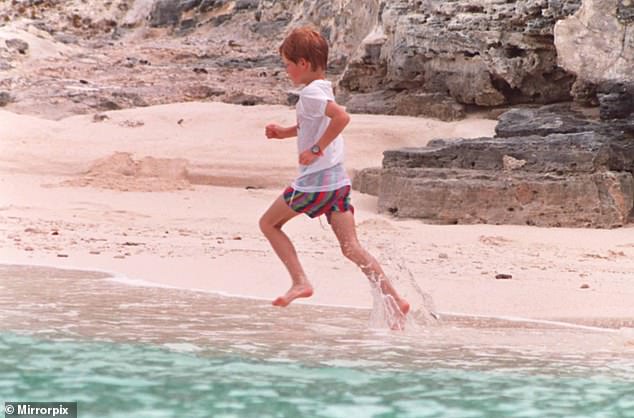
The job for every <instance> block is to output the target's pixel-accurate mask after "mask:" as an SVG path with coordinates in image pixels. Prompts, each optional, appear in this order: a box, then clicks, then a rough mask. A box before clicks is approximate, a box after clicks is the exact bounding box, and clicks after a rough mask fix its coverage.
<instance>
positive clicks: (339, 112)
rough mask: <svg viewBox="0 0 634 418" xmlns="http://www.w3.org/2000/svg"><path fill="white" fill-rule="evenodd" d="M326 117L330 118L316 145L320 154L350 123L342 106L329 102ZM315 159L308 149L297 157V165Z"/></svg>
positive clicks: (310, 162)
mask: <svg viewBox="0 0 634 418" xmlns="http://www.w3.org/2000/svg"><path fill="white" fill-rule="evenodd" d="M326 116H328V117H329V118H330V123H329V124H328V127H327V128H326V130H325V131H324V133H323V135H322V136H321V138H319V140H318V141H317V143H316V145H318V146H319V149H320V150H321V152H322V153H323V151H324V150H325V149H326V147H327V146H328V145H330V143H331V142H332V141H334V140H335V138H337V136H339V134H340V133H341V132H342V131H343V129H344V128H345V127H346V125H348V122H350V115H348V112H346V110H345V109H344V108H343V107H342V106H339V105H338V104H337V103H335V102H332V101H329V102H328V104H327V105H326ZM317 158H319V155H317V154H315V153H313V152H312V150H310V149H308V150H306V151H304V152H302V153H301V154H300V155H299V163H300V164H303V165H308V164H312V163H313V162H314V161H315V160H316V159H317Z"/></svg>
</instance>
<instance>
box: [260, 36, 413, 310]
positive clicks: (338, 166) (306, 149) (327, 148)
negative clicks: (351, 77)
mask: <svg viewBox="0 0 634 418" xmlns="http://www.w3.org/2000/svg"><path fill="white" fill-rule="evenodd" d="M279 52H280V55H281V57H282V60H283V61H284V64H285V66H286V72H287V74H288V77H289V78H290V80H291V81H292V82H293V84H295V85H304V87H303V88H302V90H301V92H300V94H299V101H298V102H297V106H296V112H297V124H296V125H294V126H289V127H282V126H279V125H277V124H274V123H271V124H268V125H267V126H266V128H265V134H266V137H267V138H269V139H271V138H273V139H284V138H291V137H297V148H298V152H299V176H298V177H297V178H296V179H295V181H294V182H293V183H292V185H291V186H290V187H288V188H287V189H286V190H285V191H284V193H283V194H282V195H281V196H280V197H278V198H277V199H276V200H275V201H274V202H273V204H272V205H271V207H270V208H269V209H268V210H267V211H266V212H265V213H264V215H262V218H261V219H260V229H261V230H262V232H263V233H264V235H265V236H266V238H267V239H268V240H269V242H270V243H271V246H272V247H273V250H274V251H275V253H276V254H277V256H278V257H279V258H280V259H281V260H282V262H283V263H284V265H285V266H286V268H287V270H288V272H289V273H290V276H291V280H292V285H291V288H290V289H289V290H288V291H287V292H286V293H285V294H284V295H282V296H280V297H278V298H277V299H275V300H274V301H273V305H275V306H287V305H288V304H289V303H291V302H292V301H293V300H295V299H297V298H306V297H310V296H312V294H313V287H312V285H311V284H310V282H309V281H308V278H307V277H306V273H305V272H304V270H303V268H302V266H301V264H300V262H299V258H298V257H297V253H296V251H295V247H294V246H293V244H292V243H291V241H290V239H289V238H288V236H287V235H286V234H285V233H284V232H283V231H282V226H283V225H284V224H285V223H286V222H288V221H289V220H291V219H292V218H294V217H295V216H297V215H299V214H301V213H305V214H306V215H308V216H310V217H311V218H315V217H318V216H320V215H324V214H325V215H326V217H327V219H328V223H329V224H330V225H331V227H332V230H333V231H334V233H335V235H336V237H337V239H338V240H339V244H340V246H341V250H342V252H343V255H344V256H345V257H347V258H349V259H350V260H352V261H353V262H354V263H355V264H356V265H357V266H359V267H360V268H361V270H362V271H363V273H364V274H365V275H366V276H367V277H368V279H370V281H371V282H373V283H375V284H377V285H378V286H379V287H380V289H381V292H382V293H383V295H385V296H389V297H388V298H387V301H390V304H391V305H393V306H392V307H391V310H394V311H396V312H397V313H398V315H399V316H400V319H403V318H404V316H405V315H406V314H407V312H408V311H409V309H410V306H409V303H408V302H407V301H406V300H405V299H403V298H401V297H400V296H399V295H398V293H397V292H396V290H395V289H394V287H393V286H392V284H391V283H390V281H389V279H388V278H387V277H386V276H385V273H384V272H383V270H382V269H381V266H380V265H379V263H378V262H377V260H376V259H375V258H374V257H372V255H370V254H369V253H368V252H367V251H366V250H365V249H364V248H363V247H361V245H360V244H359V241H358V239H357V234H356V230H355V223H354V208H353V207H352V205H351V204H350V179H349V178H348V176H347V174H346V171H345V169H344V166H343V159H344V158H343V157H344V150H343V147H344V142H343V137H342V136H341V132H342V131H343V129H344V128H345V127H346V125H347V124H348V122H349V121H350V116H349V115H348V113H346V111H345V109H344V108H343V107H341V106H339V105H338V104H337V103H335V99H334V94H333V90H332V85H331V83H330V82H329V81H327V80H326V66H327V62H328V43H327V42H326V40H325V39H324V38H323V37H322V36H321V35H320V34H319V33H318V32H316V31H314V30H312V29H310V28H298V29H295V30H293V31H292V32H291V33H290V34H289V35H288V37H286V39H285V40H284V42H283V43H282V45H281V46H280V49H279ZM394 308H395V309H394ZM401 322H402V321H401Z"/></svg>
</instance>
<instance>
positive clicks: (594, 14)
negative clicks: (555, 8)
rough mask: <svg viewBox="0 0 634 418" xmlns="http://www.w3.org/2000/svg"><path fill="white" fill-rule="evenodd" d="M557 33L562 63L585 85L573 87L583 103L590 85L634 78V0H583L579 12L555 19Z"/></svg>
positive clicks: (556, 39) (631, 80)
mask: <svg viewBox="0 0 634 418" xmlns="http://www.w3.org/2000/svg"><path fill="white" fill-rule="evenodd" d="M554 33H555V45H556V47H557V52H558V62H559V65H560V66H561V67H563V68H565V69H566V70H568V71H570V72H572V73H574V74H576V75H577V77H578V81H577V84H581V85H582V86H583V87H580V88H573V94H574V95H575V98H577V99H578V101H580V102H581V103H584V102H586V101H587V96H588V94H587V93H588V88H587V87H588V86H592V85H595V86H597V85H600V84H603V83H606V82H609V83H633V82H634V2H632V1H631V0H584V2H583V6H582V7H581V9H579V11H578V12H577V13H575V14H574V15H572V16H569V17H567V18H566V19H562V20H560V21H558V22H557V23H556V25H555V32H554ZM595 90H596V87H595ZM590 96H592V94H590Z"/></svg>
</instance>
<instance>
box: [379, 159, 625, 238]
mask: <svg viewBox="0 0 634 418" xmlns="http://www.w3.org/2000/svg"><path fill="white" fill-rule="evenodd" d="M633 199H634V179H633V178H632V174H631V173H624V172H623V173H615V172H611V171H604V172H600V173H588V174H582V175H577V176H572V177H571V176H559V175H556V174H552V173H547V174H539V173H530V174H527V173H522V174H517V173H514V172H513V173H499V172H494V171H480V170H452V169H442V170H438V169H427V168H409V169H408V168H392V169H386V170H384V171H383V173H382V174H381V182H380V192H379V211H380V212H383V213H390V214H392V215H394V216H396V217H407V218H421V219H424V220H425V221H426V222H431V223H442V224H474V223H487V224H496V225H499V224H520V225H536V226H561V227H592V228H614V227H619V226H622V225H624V224H626V223H627V222H628V221H629V216H630V213H631V211H632V202H633Z"/></svg>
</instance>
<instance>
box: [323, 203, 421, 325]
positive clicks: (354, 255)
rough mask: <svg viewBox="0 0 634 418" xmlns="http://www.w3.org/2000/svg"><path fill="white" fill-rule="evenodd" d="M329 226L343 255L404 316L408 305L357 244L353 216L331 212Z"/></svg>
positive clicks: (348, 212) (379, 266)
mask: <svg viewBox="0 0 634 418" xmlns="http://www.w3.org/2000/svg"><path fill="white" fill-rule="evenodd" d="M330 224H331V226H332V230H333V231H334V233H335V235H336V236H337V239H338V240H339V244H340V246H341V251H342V252H343V255H344V256H346V257H347V258H349V259H350V260H352V261H353V262H354V263H355V264H356V265H357V266H359V268H361V271H363V273H364V274H365V275H366V276H367V277H368V279H369V280H370V281H371V282H373V283H377V284H378V285H379V286H380V288H381V293H383V294H384V295H389V296H391V297H392V298H393V299H394V301H395V302H396V304H397V305H398V308H399V310H400V311H401V313H403V314H406V313H407V312H408V311H409V308H410V306H409V303H408V302H407V301H406V300H405V299H403V298H402V297H400V296H399V294H398V293H397V292H396V289H394V287H393V286H392V283H391V282H390V280H389V279H388V278H387V277H386V276H385V273H384V272H383V269H382V268H381V265H380V264H379V262H378V261H377V260H376V259H375V258H374V257H373V256H372V255H371V254H370V253H368V252H367V251H366V250H365V249H364V248H363V247H362V246H361V244H360V243H359V240H358V238H357V231H356V228H355V225H354V214H353V213H352V212H351V211H345V212H334V211H333V212H332V213H331V215H330Z"/></svg>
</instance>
